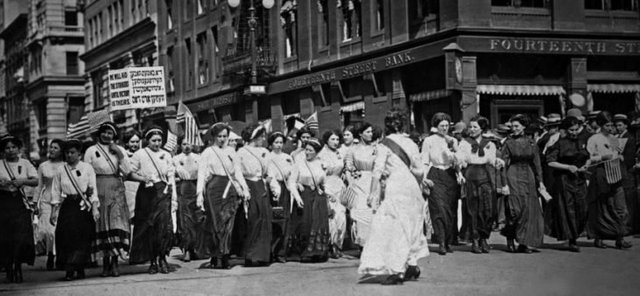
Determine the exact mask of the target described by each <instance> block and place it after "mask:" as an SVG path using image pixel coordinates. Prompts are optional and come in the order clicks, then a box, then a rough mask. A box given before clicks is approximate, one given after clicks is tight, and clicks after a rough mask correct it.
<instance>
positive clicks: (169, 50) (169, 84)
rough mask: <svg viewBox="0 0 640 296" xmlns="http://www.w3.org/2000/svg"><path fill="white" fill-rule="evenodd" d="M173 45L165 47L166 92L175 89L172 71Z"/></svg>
mask: <svg viewBox="0 0 640 296" xmlns="http://www.w3.org/2000/svg"><path fill="white" fill-rule="evenodd" d="M173 58H174V54H173V46H170V47H168V48H167V92H173V91H175V76H174V73H173V62H174V60H173Z"/></svg>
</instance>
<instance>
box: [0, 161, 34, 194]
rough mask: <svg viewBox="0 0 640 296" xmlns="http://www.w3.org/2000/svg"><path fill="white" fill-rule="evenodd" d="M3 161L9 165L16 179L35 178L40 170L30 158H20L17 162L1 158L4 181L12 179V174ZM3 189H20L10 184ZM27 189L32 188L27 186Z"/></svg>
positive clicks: (1, 178) (1, 176)
mask: <svg viewBox="0 0 640 296" xmlns="http://www.w3.org/2000/svg"><path fill="white" fill-rule="evenodd" d="M3 163H6V164H7V166H9V169H10V170H11V171H12V172H13V176H14V177H15V178H16V179H35V178H37V177H38V171H36V168H35V167H34V166H33V165H32V164H31V163H30V162H29V161H28V160H26V159H23V158H19V159H18V161H16V162H10V161H6V160H4V159H3V160H0V180H2V181H11V175H10V174H9V172H8V171H7V169H6V168H5V166H4V164H3ZM26 187H31V186H26ZM31 188H32V187H31ZM2 189H3V190H7V191H9V192H16V191H18V188H16V187H15V186H9V187H7V188H2ZM25 190H26V191H29V190H30V189H28V188H25Z"/></svg>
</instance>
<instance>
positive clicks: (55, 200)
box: [51, 161, 98, 204]
mask: <svg viewBox="0 0 640 296" xmlns="http://www.w3.org/2000/svg"><path fill="white" fill-rule="evenodd" d="M66 167H68V168H69V173H71V177H69V174H68V173H67V170H65V165H64V164H63V165H62V166H59V167H58V168H57V170H56V173H55V176H54V178H53V184H52V190H51V196H52V198H51V204H59V203H62V202H63V201H64V199H65V198H66V197H67V196H70V195H80V194H81V193H82V194H86V192H87V189H88V188H89V187H91V188H93V194H92V195H90V196H87V199H88V200H89V201H90V202H91V203H97V202H98V194H97V192H96V188H97V187H96V174H95V172H94V170H93V167H92V166H91V165H90V164H88V163H86V162H82V161H80V162H78V163H77V164H76V166H75V167H72V166H70V165H68V164H66ZM71 178H73V179H74V181H75V182H76V184H77V185H78V187H79V189H80V191H81V192H78V190H77V189H76V187H75V186H74V185H73V182H74V181H72V180H71Z"/></svg>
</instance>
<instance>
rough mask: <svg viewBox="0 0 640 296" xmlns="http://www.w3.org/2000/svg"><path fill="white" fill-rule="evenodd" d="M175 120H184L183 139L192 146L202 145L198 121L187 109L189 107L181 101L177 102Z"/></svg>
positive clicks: (179, 121)
mask: <svg viewBox="0 0 640 296" xmlns="http://www.w3.org/2000/svg"><path fill="white" fill-rule="evenodd" d="M176 122H177V123H183V122H184V140H185V141H186V142H187V143H189V144H191V145H194V146H203V145H204V143H203V142H202V139H201V138H200V134H199V133H198V123H197V122H196V119H195V118H194V117H193V114H191V111H189V108H187V106H185V104H183V103H182V102H180V103H178V114H176Z"/></svg>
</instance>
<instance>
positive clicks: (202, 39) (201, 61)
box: [196, 32, 209, 85]
mask: <svg viewBox="0 0 640 296" xmlns="http://www.w3.org/2000/svg"><path fill="white" fill-rule="evenodd" d="M196 42H197V43H198V83H199V85H205V84H206V83H207V82H208V81H209V60H208V59H207V52H208V51H207V32H202V33H200V34H198V36H197V37H196Z"/></svg>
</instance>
